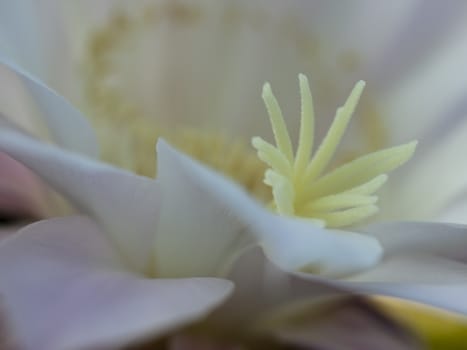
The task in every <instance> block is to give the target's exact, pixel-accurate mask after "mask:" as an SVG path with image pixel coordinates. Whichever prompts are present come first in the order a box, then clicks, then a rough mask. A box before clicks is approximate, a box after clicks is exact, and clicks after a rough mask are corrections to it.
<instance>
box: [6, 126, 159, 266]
mask: <svg viewBox="0 0 467 350" xmlns="http://www.w3.org/2000/svg"><path fill="white" fill-rule="evenodd" d="M0 150H1V151H3V152H6V153H7V154H9V155H10V156H11V157H13V158H15V159H16V160H18V161H19V162H21V163H23V164H24V165H26V166H27V167H29V168H30V169H31V170H32V171H33V172H35V173H36V174H37V175H39V176H40V177H42V178H43V179H44V180H45V181H46V182H48V183H49V184H50V185H51V186H52V187H53V188H54V189H56V190H57V191H58V192H60V193H61V194H63V195H64V196H66V197H67V198H68V199H69V200H70V201H71V202H72V203H73V204H75V205H76V206H77V207H78V208H79V209H81V210H82V211H83V212H85V213H87V214H89V215H91V216H92V217H93V218H94V219H95V220H96V221H97V222H98V223H99V224H101V225H102V227H103V228H104V230H106V232H107V233H108V234H109V237H110V238H111V239H112V240H113V241H114V243H115V244H116V245H117V246H118V249H119V250H120V251H121V253H122V254H123V255H124V256H125V257H126V258H127V259H129V260H130V261H131V263H132V264H133V265H134V267H135V268H136V269H140V270H141V269H142V270H144V269H147V268H148V266H149V264H150V263H151V259H152V257H151V253H152V239H153V236H154V233H155V228H156V225H157V221H158V210H159V206H160V201H161V198H160V193H159V187H158V186H157V184H156V183H155V181H154V180H152V179H149V178H145V177H140V176H136V175H133V174H131V173H128V172H126V171H123V170H120V169H117V168H114V167H112V166H108V165H106V164H103V163H98V162H96V161H94V160H92V159H89V158H85V157H83V156H80V155H78V154H74V153H69V152H66V151H63V150H60V149H59V148H56V147H53V146H50V145H47V144H44V143H41V142H38V141H36V140H34V139H32V138H30V137H28V136H26V135H22V134H20V133H18V132H15V131H13V130H7V129H4V130H2V129H0Z"/></svg>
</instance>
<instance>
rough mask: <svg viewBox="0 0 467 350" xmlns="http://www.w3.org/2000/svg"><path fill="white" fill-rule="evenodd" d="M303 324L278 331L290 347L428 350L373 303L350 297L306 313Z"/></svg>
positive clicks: (302, 319)
mask: <svg viewBox="0 0 467 350" xmlns="http://www.w3.org/2000/svg"><path fill="white" fill-rule="evenodd" d="M300 315H301V316H302V318H301V320H300V322H296V324H295V325H294V324H293V323H291V324H289V325H287V324H285V325H284V326H283V327H282V329H281V328H279V329H278V330H277V332H276V333H277V335H278V336H279V338H280V339H282V341H284V342H285V343H287V344H289V345H295V346H299V347H300V348H301V349H330V350H331V349H332V350H374V349H378V350H410V349H411V350H415V349H424V347H423V346H422V344H421V342H419V341H418V340H417V339H416V338H415V337H414V336H413V335H412V334H410V333H409V330H407V329H404V328H403V327H402V326H401V325H398V324H397V323H396V322H395V321H393V320H391V319H390V318H388V317H386V316H385V315H384V314H383V313H382V312H380V311H379V310H378V309H377V308H376V307H374V306H373V305H372V304H371V303H368V302H365V301H364V300H363V299H359V298H355V297H353V298H347V299H343V300H339V301H336V302H333V303H328V305H326V304H324V305H320V307H318V308H317V310H309V313H308V315H307V313H306V310H303V312H302V313H301V314H299V315H298V317H300Z"/></svg>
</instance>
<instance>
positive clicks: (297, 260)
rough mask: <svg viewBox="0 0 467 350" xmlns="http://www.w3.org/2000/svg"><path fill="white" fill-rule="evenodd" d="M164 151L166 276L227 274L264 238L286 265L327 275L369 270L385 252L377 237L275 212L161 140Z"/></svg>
mask: <svg viewBox="0 0 467 350" xmlns="http://www.w3.org/2000/svg"><path fill="white" fill-rule="evenodd" d="M157 152H158V157H157V158H158V165H157V169H158V178H157V181H158V182H159V183H160V187H161V191H162V193H163V197H164V198H163V204H162V207H161V214H160V222H159V223H158V227H157V235H156V240H155V243H154V247H155V251H156V253H155V257H156V263H155V264H156V266H157V270H158V273H161V274H162V275H163V276H174V275H175V276H192V275H212V274H219V273H221V271H223V269H226V268H227V269H228V265H229V264H230V263H231V262H232V261H233V260H232V259H235V257H236V256H237V255H238V254H239V253H240V252H241V251H242V250H243V249H245V248H247V247H248V246H250V245H251V244H260V245H261V246H262V247H263V249H264V251H265V253H266V255H267V256H268V257H269V258H271V259H272V260H273V261H274V262H275V263H276V264H278V265H279V266H281V267H282V268H284V269H285V270H298V269H312V270H319V272H320V273H321V274H327V275H341V274H346V273H349V272H354V271H356V270H359V269H362V268H367V267H368V266H371V265H372V264H374V263H376V262H377V261H378V259H379V258H380V256H381V248H380V246H379V244H378V242H377V240H375V239H373V238H372V237H367V236H364V235H360V234H358V233H354V232H343V231H334V230H326V229H323V228H321V227H318V226H316V224H314V223H313V222H311V221H307V220H302V219H294V218H287V217H280V216H277V215H274V214H272V213H271V212H269V211H268V210H267V209H266V208H264V207H263V206H261V205H260V204H259V203H257V202H255V201H254V200H253V199H252V198H251V197H250V196H249V195H248V194H247V193H245V192H244V191H243V190H242V189H241V188H240V187H238V186H237V185H235V184H234V183H233V182H231V181H229V180H227V179H226V178H224V177H223V176H221V175H219V174H217V173H215V172H214V171H211V170H210V169H208V168H206V167H204V166H202V165H201V164H200V163H198V162H196V161H194V160H193V159H191V158H189V157H187V156H185V155H183V154H181V153H179V152H178V151H176V150H175V149H173V148H172V147H170V146H169V145H168V144H167V143H165V142H164V141H162V140H159V142H158V144H157ZM174 256H179V257H180V259H174ZM181 257H183V259H185V260H184V263H183V264H180V261H181ZM187 259H190V260H189V261H190V263H187ZM226 265H227V266H226Z"/></svg>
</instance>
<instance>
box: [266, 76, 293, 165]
mask: <svg viewBox="0 0 467 350" xmlns="http://www.w3.org/2000/svg"><path fill="white" fill-rule="evenodd" d="M263 100H264V103H265V105H266V108H267V110H268V113H269V117H270V119H271V125H272V131H273V133H274V138H275V140H276V144H277V147H278V149H279V150H280V151H281V152H282V153H283V154H284V155H285V156H286V157H287V159H288V160H289V162H291V163H292V160H293V151H292V141H290V136H289V132H288V130H287V126H286V125H285V121H284V117H283V116H282V111H281V108H280V106H279V103H278V102H277V100H276V98H275V97H274V94H273V93H272V90H271V85H269V83H266V84H264V87H263Z"/></svg>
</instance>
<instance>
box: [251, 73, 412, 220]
mask: <svg viewBox="0 0 467 350" xmlns="http://www.w3.org/2000/svg"><path fill="white" fill-rule="evenodd" d="M299 81H300V95H301V122H300V123H301V126H300V135H299V140H298V146H297V150H296V152H295V154H294V151H293V146H292V142H291V139H290V136H289V132H288V130H287V126H286V124H285V121H284V118H283V116H282V112H281V109H280V106H279V103H278V102H277V100H276V98H275V97H274V95H273V93H272V90H271V87H270V85H269V84H267V83H266V84H265V85H264V88H263V99H264V102H265V104H266V107H267V110H268V113H269V118H270V121H271V126H272V129H273V133H274V139H275V143H276V145H272V144H270V143H268V142H266V141H265V140H263V139H262V138H260V137H254V138H253V139H252V144H253V147H255V148H256V150H257V152H258V157H259V158H260V159H261V160H262V161H263V162H265V163H266V164H267V165H268V166H269V168H268V169H267V170H266V172H265V175H264V182H265V184H267V185H268V186H270V187H271V188H272V194H273V201H272V203H271V205H272V207H273V208H274V209H275V210H276V211H277V212H278V213H279V214H281V215H293V216H300V217H305V218H310V219H313V220H315V221H317V222H318V223H322V224H323V225H325V226H328V227H342V226H349V225H353V224H356V223H358V222H360V221H362V220H364V219H366V218H368V217H369V216H371V215H373V214H375V213H376V212H377V211H378V207H377V205H376V203H377V201H378V197H377V196H376V195H375V192H376V191H377V190H378V189H379V188H380V187H381V186H383V185H384V183H385V182H386V181H387V178H388V176H387V174H386V173H388V172H389V171H392V170H394V169H395V168H397V167H399V166H401V165H402V164H404V163H405V162H406V161H407V160H409V159H410V158H411V157H412V155H413V153H414V151H415V147H416V144H417V142H416V141H413V142H410V143H407V144H404V145H400V146H396V147H392V148H387V149H383V150H380V151H376V152H373V153H370V154H367V155H364V156H361V157H359V158H357V159H355V160H353V161H351V162H348V163H345V164H343V165H341V166H339V167H338V168H336V169H334V170H332V171H330V172H329V173H325V170H326V168H327V166H328V164H329V162H330V161H331V160H332V158H333V156H334V154H335V152H336V149H337V147H338V145H339V143H340V142H341V139H342V137H343V135H344V132H345V130H346V128H347V125H348V123H349V121H350V118H351V117H352V115H353V113H354V111H355V108H356V106H357V103H358V101H359V99H360V96H361V94H362V91H363V88H364V86H365V83H364V82H363V81H360V82H358V83H357V84H356V85H355V87H354V89H353V90H352V92H351V94H350V96H349V97H348V99H347V101H346V102H345V104H344V105H343V106H342V107H341V108H339V109H338V110H337V112H336V116H335V119H334V121H333V123H332V125H331V127H330V128H329V131H328V133H327V134H326V136H325V137H324V139H323V141H322V142H321V144H320V146H319V147H318V149H317V151H316V152H315V153H314V154H312V153H313V143H314V123H315V120H314V119H315V118H314V111H313V99H312V95H311V92H310V87H309V84H308V80H307V78H306V77H305V76H304V75H299Z"/></svg>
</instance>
